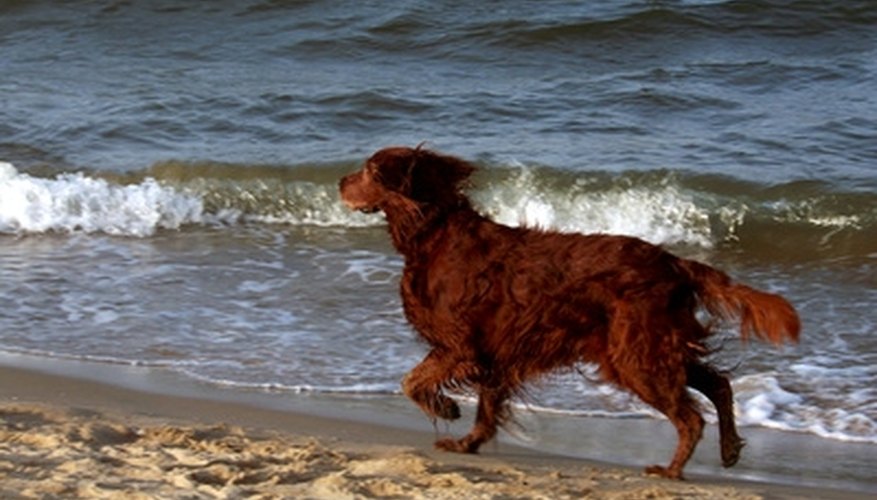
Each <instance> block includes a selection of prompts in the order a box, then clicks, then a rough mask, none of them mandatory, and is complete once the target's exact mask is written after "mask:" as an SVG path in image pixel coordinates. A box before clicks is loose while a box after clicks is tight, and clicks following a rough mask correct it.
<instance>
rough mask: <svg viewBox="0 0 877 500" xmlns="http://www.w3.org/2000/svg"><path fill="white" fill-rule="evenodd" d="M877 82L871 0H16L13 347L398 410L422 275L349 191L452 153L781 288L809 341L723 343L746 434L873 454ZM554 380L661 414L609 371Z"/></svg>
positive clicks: (477, 198) (620, 411) (592, 224)
mask: <svg viewBox="0 0 877 500" xmlns="http://www.w3.org/2000/svg"><path fill="white" fill-rule="evenodd" d="M875 81H877V4H875V3H874V2H870V1H844V2H840V1H821V2H815V1H755V0H743V1H716V0H713V1H649V2H644V1H641V2H630V1H612V2H600V3H594V5H589V4H582V3H580V2H562V1H551V2H525V1H509V2H501V3H490V2H488V3H481V4H472V5H469V4H461V3H458V2H450V1H438V2H435V1H433V2H426V1H401V2H396V3H394V4H393V5H392V7H390V6H389V5H388V4H386V3H385V2H353V1H350V2H313V1H267V0H264V1H243V2H242V1H235V2H231V1H216V2H198V3H196V2H182V1H180V0H175V1H150V2H146V1H137V0H131V1H103V2H102V1H89V2H84V1H73V2H60V1H36V2H17V1H0V300H2V303H3V305H4V307H3V308H2V309H0V350H2V351H4V352H10V353H28V354H32V355H36V356H41V357H46V358H64V359H77V360H85V361H89V362H93V363H111V364H126V365H127V364H135V365H140V366H147V367H155V368H157V369H165V370H171V371H174V372H177V373H179V374H183V375H185V376H188V377H192V378H194V379H198V380H201V381H207V382H209V383H214V384H218V385H226V386H233V387H236V388H239V389H244V390H259V391H262V390H271V391H277V392H278V394H279V395H278V397H295V393H300V392H326V393H349V394H383V393H393V394H395V393H398V392H399V381H400V379H401V377H402V376H403V375H404V374H405V373H406V372H407V370H409V369H410V368H411V367H413V366H414V365H415V364H416V363H417V362H418V361H419V359H420V358H421V357H422V356H423V355H424V354H425V347H424V346H423V345H422V344H421V343H419V342H418V340H417V339H416V338H415V336H414V335H413V333H412V331H411V329H410V328H409V327H408V326H407V325H406V323H405V321H404V319H403V317H402V313H401V306H400V303H399V298H398V292H397V287H398V279H399V275H400V272H401V266H402V263H401V260H400V258H399V257H398V256H397V255H396V254H395V253H394V251H393V249H392V248H391V246H390V244H389V241H388V237H387V235H386V231H385V229H384V227H383V225H384V224H383V219H382V218H381V216H380V215H373V216H365V215H362V214H357V213H350V212H348V211H347V210H345V208H344V207H343V206H342V205H341V204H340V203H339V200H338V196H337V192H336V190H337V181H338V179H339V178H340V177H341V176H342V175H343V174H345V173H347V172H350V171H352V170H354V169H356V168H358V166H359V164H360V163H361V162H362V161H363V160H364V158H366V157H367V156H368V155H370V154H371V153H372V152H373V151H375V150H376V149H379V148H381V147H383V146H387V145H397V144H402V145H416V144H418V143H420V142H422V141H427V146H428V147H432V148H435V149H438V150H440V151H442V152H445V153H449V154H454V155H458V156H462V157H464V158H467V159H469V160H471V161H473V162H475V163H476V164H477V165H478V166H479V167H480V171H479V173H478V174H477V176H476V179H475V183H474V187H473V188H472V190H471V191H470V195H471V197H472V198H473V200H474V202H475V204H476V206H477V207H478V209H479V210H481V211H482V212H483V213H485V214H487V215H489V216H491V217H493V218H494V219H496V220H498V221H500V222H503V223H506V224H511V225H527V226H533V227H545V228H553V229H557V230H561V231H579V232H611V233H623V234H630V235H634V236H638V237H641V238H644V239H646V240H648V241H651V242H654V243H658V244H662V245H665V246H667V247H668V248H670V249H671V250H673V251H675V252H677V253H679V254H681V255H685V256H687V257H691V258H697V259H700V260H703V261H706V262H709V263H711V264H714V265H716V266H719V267H721V268H723V269H725V270H726V271H728V272H729V273H730V274H732V275H733V276H734V277H735V278H737V279H738V280H740V281H743V282H747V283H749V284H752V285H755V286H757V287H760V288H764V289H766V290H770V291H774V292H779V293H782V294H784V295H786V296H787V297H788V298H789V299H790V300H791V301H792V302H793V304H795V305H796V306H797V308H798V310H799V311H800V313H801V316H802V320H803V332H802V340H801V343H800V345H797V346H787V347H785V348H782V349H775V348H773V347H770V346H766V345H759V344H752V345H749V346H742V345H740V343H739V342H738V341H737V340H736V339H735V335H734V334H733V332H728V333H727V335H726V336H725V337H724V338H722V339H720V341H721V342H722V343H723V346H724V349H723V350H722V352H721V354H720V355H719V356H718V358H717V359H716V360H715V362H716V363H717V364H718V365H719V366H722V367H724V368H727V369H731V370H733V371H732V378H733V384H734V387H735V390H736V398H737V411H738V419H739V423H740V424H741V425H742V426H744V427H766V428H770V429H778V430H783V431H788V432H796V433H805V434H811V435H816V436H819V437H821V438H822V439H826V440H831V441H832V442H835V441H840V442H850V443H857V444H856V446H859V445H860V444H871V445H875V444H877V337H875V335H874V333H875V329H877V309H875V307H874V305H875V304H877V97H875V92H874V82H875ZM537 387H538V390H534V391H533V393H532V396H530V398H528V400H526V401H521V402H519V403H520V405H522V406H526V407H527V408H529V410H527V411H532V412H544V413H556V414H560V415H569V416H570V418H574V417H575V416H578V415H600V416H606V417H610V418H630V417H632V416H640V417H644V418H653V417H654V418H657V415H655V413H654V412H653V411H652V410H650V409H649V408H648V407H645V406H644V405H642V404H641V403H639V402H638V401H636V400H635V399H634V398H632V397H630V396H627V395H626V394H624V393H621V392H618V391H616V390H615V389H613V388H612V387H609V386H605V385H602V384H600V383H599V382H598V381H597V380H596V377H595V376H594V375H593V371H592V370H591V367H587V366H583V367H580V369H579V370H574V371H571V372H570V373H560V374H558V375H557V376H556V377H551V378H550V379H547V380H544V381H542V382H540V383H539V384H537ZM571 395H573V396H571ZM860 479H861V478H860ZM865 479H867V478H865ZM872 479H873V478H872Z"/></svg>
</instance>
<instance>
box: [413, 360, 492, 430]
mask: <svg viewBox="0 0 877 500" xmlns="http://www.w3.org/2000/svg"><path fill="white" fill-rule="evenodd" d="M477 375H478V370H477V366H476V365H475V364H474V363H472V362H468V361H461V360H459V359H457V358H454V357H449V356H447V355H445V354H443V353H442V352H440V351H438V350H432V351H430V353H429V354H427V356H426V357H425V358H424V359H423V361H421V362H420V364H419V365H417V366H415V367H414V369H413V370H411V371H410V372H409V373H408V375H406V376H405V378H404V379H403V380H402V391H403V392H404V393H405V395H407V396H408V397H409V398H411V399H412V400H413V401H414V402H415V403H417V405H418V406H419V407H420V408H421V409H422V410H423V412H424V413H426V414H427V415H429V416H430V417H432V418H441V419H444V420H456V419H458V418H460V407H459V406H458V405H457V403H456V402H454V400H453V399H451V398H449V397H447V396H446V395H444V394H443V393H442V388H443V387H447V386H451V387H453V386H461V385H466V384H468V383H471V382H472V380H473V379H474V378H476V377H477Z"/></svg>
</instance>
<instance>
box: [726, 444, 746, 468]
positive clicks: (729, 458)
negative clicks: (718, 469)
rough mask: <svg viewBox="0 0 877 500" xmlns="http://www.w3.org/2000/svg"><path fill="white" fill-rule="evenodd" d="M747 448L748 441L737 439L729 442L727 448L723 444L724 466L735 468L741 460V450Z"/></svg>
mask: <svg viewBox="0 0 877 500" xmlns="http://www.w3.org/2000/svg"><path fill="white" fill-rule="evenodd" d="M744 446H746V440H745V439H740V438H736V439H734V440H733V441H731V442H729V443H728V444H727V446H726V445H725V443H722V466H723V467H725V468H727V467H733V466H734V465H735V464H736V463H737V461H738V460H740V450H742V449H743V447H744Z"/></svg>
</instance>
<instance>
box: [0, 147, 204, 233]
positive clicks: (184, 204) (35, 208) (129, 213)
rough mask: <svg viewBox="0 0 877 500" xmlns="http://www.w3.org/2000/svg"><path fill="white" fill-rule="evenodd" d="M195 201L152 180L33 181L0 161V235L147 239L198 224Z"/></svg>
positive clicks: (77, 177)
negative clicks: (81, 234)
mask: <svg viewBox="0 0 877 500" xmlns="http://www.w3.org/2000/svg"><path fill="white" fill-rule="evenodd" d="M202 216H203V204H202V202H201V200H200V199H199V198H197V197H193V196H188V195H184V194H181V193H178V192H177V191H175V190H173V189H171V188H168V187H164V186H161V185H160V184H159V183H158V182H156V181H155V180H153V179H146V180H144V181H143V182H141V183H139V184H133V185H127V186H122V185H116V184H112V183H109V182H107V181H106V180H103V179H97V178H92V177H88V176H86V175H84V174H81V173H76V174H61V175H58V176H57V177H55V178H54V179H44V178H38V177H33V176H30V175H28V174H25V173H21V172H18V171H17V170H16V169H15V167H13V166H12V165H11V164H9V163H2V162H0V232H3V233H42V232H48V231H59V232H70V231H82V232H86V233H94V232H103V233H107V234H112V235H123V236H149V235H151V234H153V233H154V232H155V231H156V230H157V229H160V228H167V229H176V228H179V227H180V226H181V225H183V224H187V223H192V222H198V221H200V220H201V219H202Z"/></svg>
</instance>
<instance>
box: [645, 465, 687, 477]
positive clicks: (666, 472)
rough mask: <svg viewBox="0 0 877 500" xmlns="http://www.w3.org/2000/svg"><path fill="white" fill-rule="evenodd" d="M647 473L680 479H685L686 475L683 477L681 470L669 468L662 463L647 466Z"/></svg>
mask: <svg viewBox="0 0 877 500" xmlns="http://www.w3.org/2000/svg"><path fill="white" fill-rule="evenodd" d="M646 474H648V475H649V476H660V477H664V478H667V479H677V480H680V481H681V480H684V479H685V478H684V477H682V471H681V470H673V469H668V468H666V467H662V466H660V465H652V466H650V467H646Z"/></svg>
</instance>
